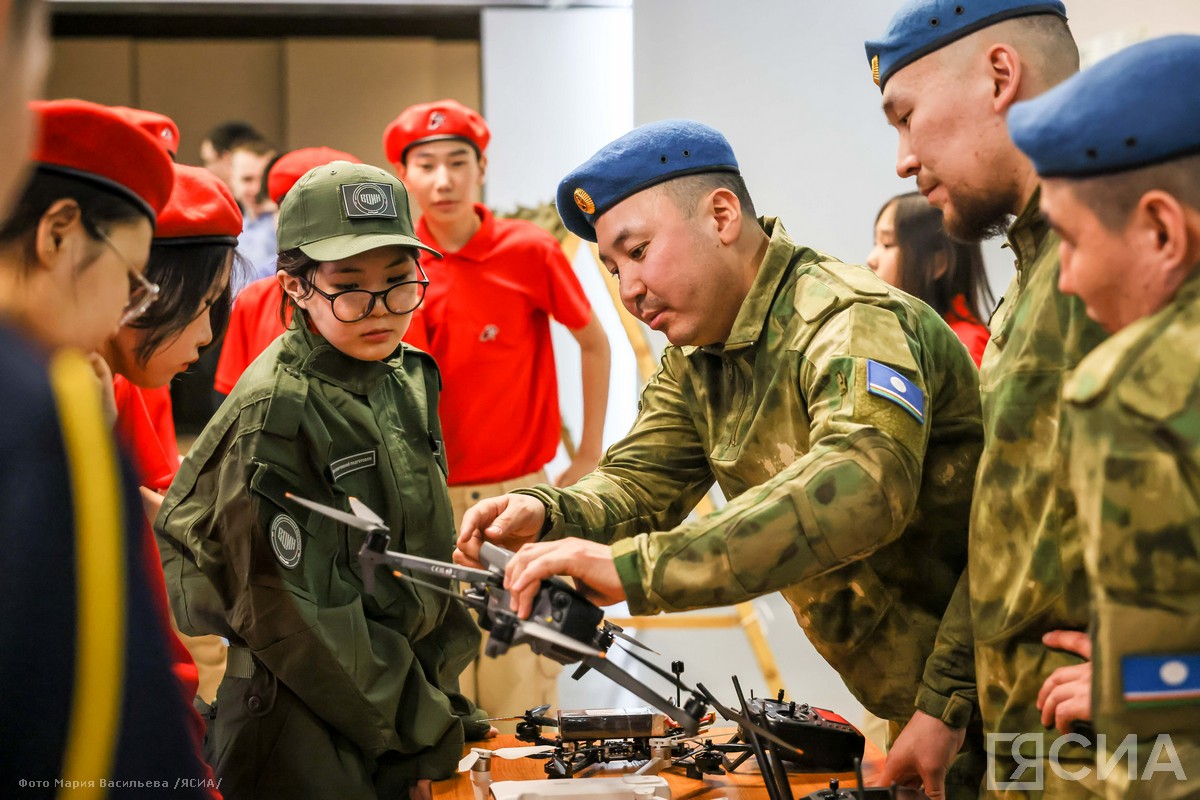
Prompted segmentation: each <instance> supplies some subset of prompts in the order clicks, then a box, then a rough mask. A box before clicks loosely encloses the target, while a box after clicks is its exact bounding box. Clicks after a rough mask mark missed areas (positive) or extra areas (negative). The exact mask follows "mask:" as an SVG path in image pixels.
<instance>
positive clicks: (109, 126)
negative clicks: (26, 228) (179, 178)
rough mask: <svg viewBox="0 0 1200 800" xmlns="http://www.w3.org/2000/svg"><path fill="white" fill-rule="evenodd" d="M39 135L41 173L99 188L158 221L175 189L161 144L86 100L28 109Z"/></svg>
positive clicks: (42, 103) (37, 157) (36, 157)
mask: <svg viewBox="0 0 1200 800" xmlns="http://www.w3.org/2000/svg"><path fill="white" fill-rule="evenodd" d="M29 107H30V108H31V109H32V110H33V113H34V115H35V116H36V117H37V120H38V125H39V128H40V132H39V135H38V142H37V147H36V148H35V150H34V153H33V160H34V161H35V162H37V166H38V167H39V168H40V169H44V170H47V171H50V172H58V173H61V174H64V175H71V176H73V177H76V178H81V179H83V180H87V181H90V182H92V183H95V184H98V185H100V186H102V187H104V188H105V189H107V190H109V191H111V192H113V193H114V194H118V195H120V196H122V197H124V198H126V199H127V200H129V201H130V202H132V203H134V204H135V205H136V206H137V207H138V208H139V209H140V210H142V211H143V212H145V214H146V215H147V216H149V217H150V219H151V220H153V219H155V218H156V217H157V215H158V213H159V212H161V211H162V210H163V207H164V206H166V204H167V199H168V198H169V197H170V196H171V188H172V187H173V186H174V185H175V173H174V166H175V165H174V163H173V162H172V161H171V157H170V156H169V155H167V151H166V150H164V149H163V148H162V145H160V144H159V143H158V141H157V140H156V139H155V138H154V137H153V136H151V135H150V134H148V133H146V132H145V131H144V130H142V129H141V128H139V127H137V126H136V125H133V124H132V123H130V122H129V121H128V120H127V119H125V117H123V116H121V114H120V113H118V112H117V111H114V110H113V109H111V108H109V107H108V106H102V105H98V104H96V103H89V102H87V101H85V100H49V101H40V100H35V101H34V102H32V103H30V104H29Z"/></svg>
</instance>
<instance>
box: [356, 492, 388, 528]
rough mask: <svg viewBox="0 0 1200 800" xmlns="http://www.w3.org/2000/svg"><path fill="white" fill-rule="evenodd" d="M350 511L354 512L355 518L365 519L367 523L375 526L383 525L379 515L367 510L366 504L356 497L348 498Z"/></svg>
mask: <svg viewBox="0 0 1200 800" xmlns="http://www.w3.org/2000/svg"><path fill="white" fill-rule="evenodd" d="M350 510H351V511H353V512H354V514H355V516H358V517H360V518H362V519H365V520H366V521H367V522H374V523H375V524H376V525H383V524H384V522H383V520H382V519H380V517H379V515H378V514H376V513H375V512H374V511H372V510H371V509H369V508H367V504H366V503H364V502H363V501H362V500H359V499H358V498H357V497H351V498H350Z"/></svg>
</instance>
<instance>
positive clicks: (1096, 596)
mask: <svg viewBox="0 0 1200 800" xmlns="http://www.w3.org/2000/svg"><path fill="white" fill-rule="evenodd" d="M1197 342H1200V277H1195V276H1194V277H1192V278H1191V280H1190V281H1189V282H1188V283H1187V284H1185V286H1184V287H1183V288H1182V289H1181V290H1180V291H1179V293H1178V294H1177V295H1176V297H1175V299H1174V300H1173V301H1172V302H1171V303H1170V304H1169V305H1167V306H1166V307H1165V308H1163V309H1162V310H1160V311H1158V312H1157V313H1155V314H1153V315H1151V316H1149V317H1145V318H1143V319H1141V320H1139V321H1137V322H1135V323H1133V324H1132V325H1130V326H1128V327H1127V328H1125V329H1123V330H1122V331H1120V332H1119V333H1117V334H1116V335H1114V336H1113V337H1112V338H1111V339H1109V340H1108V341H1106V342H1104V343H1103V344H1101V345H1100V346H1099V347H1097V348H1096V349H1095V350H1093V351H1092V352H1091V354H1090V355H1088V357H1087V358H1085V359H1084V360H1083V362H1082V363H1081V364H1080V365H1079V368H1078V369H1077V370H1076V371H1075V373H1074V375H1072V377H1071V379H1070V381H1068V383H1067V386H1066V391H1065V397H1066V400H1067V419H1068V420H1069V421H1070V423H1071V430H1072V434H1073V435H1072V439H1071V442H1072V445H1071V489H1072V491H1073V492H1074V496H1075V500H1076V504H1077V507H1078V509H1079V521H1080V530H1081V535H1082V538H1083V547H1084V562H1085V564H1086V565H1087V573H1088V578H1089V579H1090V581H1091V588H1092V603H1093V605H1092V641H1093V647H1092V660H1093V671H1092V687H1093V690H1092V693H1093V702H1092V713H1093V718H1094V720H1095V724H1096V731H1097V733H1103V734H1106V738H1107V740H1108V742H1109V743H1110V747H1115V746H1116V745H1117V744H1119V743H1120V742H1122V740H1123V739H1124V737H1125V736H1126V734H1129V733H1134V734H1137V736H1138V737H1139V744H1138V748H1139V758H1138V759H1137V763H1138V764H1139V765H1141V766H1142V767H1143V768H1144V767H1145V765H1146V764H1147V763H1148V762H1149V760H1150V758H1149V756H1150V754H1151V753H1152V751H1153V749H1154V746H1155V741H1156V739H1157V737H1158V735H1159V734H1169V735H1170V736H1171V737H1172V744H1173V746H1174V747H1175V749H1176V751H1177V752H1178V754H1179V756H1180V759H1181V761H1182V763H1183V765H1184V766H1185V767H1186V768H1187V771H1188V773H1189V774H1188V776H1187V777H1188V778H1189V781H1188V782H1186V783H1185V784H1183V785H1181V783H1180V782H1179V781H1178V780H1176V779H1175V777H1174V776H1173V775H1170V774H1164V773H1159V774H1158V775H1156V781H1160V780H1161V781H1163V782H1162V783H1161V784H1159V785H1155V786H1153V787H1152V786H1150V785H1149V784H1148V782H1142V781H1138V782H1134V783H1133V784H1132V785H1130V786H1128V787H1126V788H1125V789H1124V790H1123V791H1124V795H1123V796H1134V795H1133V790H1135V789H1136V790H1138V794H1137V796H1139V797H1154V798H1166V797H1196V796H1200V708H1198V707H1197V703H1198V702H1200V353H1198V352H1197V349H1196V344H1197Z"/></svg>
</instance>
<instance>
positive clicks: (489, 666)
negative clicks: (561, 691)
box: [383, 100, 609, 714]
mask: <svg viewBox="0 0 1200 800" xmlns="http://www.w3.org/2000/svg"><path fill="white" fill-rule="evenodd" d="M490 138H491V133H490V131H489V130H488V127H487V123H486V122H485V121H484V119H483V117H481V116H480V115H479V113H478V112H476V111H474V110H473V109H470V108H467V107H466V106H464V105H462V104H461V103H458V102H456V101H454V100H441V101H438V102H436V103H425V104H421V105H414V106H410V107H408V108H406V109H405V110H404V111H403V112H401V113H400V115H399V116H398V117H396V119H395V120H394V121H393V122H392V123H391V124H390V125H388V127H387V130H386V131H384V136H383V144H384V149H385V150H386V151H387V157H388V161H390V162H391V163H392V164H394V165H395V167H396V174H397V175H399V176H400V179H401V180H403V181H404V184H405V186H407V187H408V189H409V191H410V192H412V195H413V197H414V198H416V200H417V203H418V204H419V205H420V207H421V217H420V220H419V221H418V223H417V235H418V236H419V237H420V238H421V240H422V241H426V242H429V243H430V245H431V246H432V247H434V248H435V249H437V250H439V251H440V252H442V253H443V254H444V255H445V258H444V259H443V260H441V261H437V260H434V259H430V258H426V257H424V256H422V258H421V265H422V267H423V268H424V269H425V271H426V273H427V274H428V276H429V290H428V293H427V295H426V298H425V303H424V305H423V306H422V307H421V308H419V309H418V310H417V313H416V314H415V315H414V317H413V324H412V327H411V328H410V329H409V333H408V335H407V337H406V338H405V340H406V341H407V342H409V343H411V344H413V345H415V346H417V347H420V348H422V349H423V350H426V351H427V352H429V353H430V354H431V355H432V356H433V357H434V359H435V360H436V361H437V363H438V367H439V368H440V369H441V372H442V380H443V383H444V386H445V390H444V394H443V395H442V406H441V418H442V425H443V428H444V431H445V437H446V457H447V459H448V461H449V464H450V477H449V483H450V499H451V501H452V502H453V505H454V519H455V524H458V523H459V522H460V521H461V520H462V515H463V513H464V512H465V511H466V509H467V508H469V507H470V506H471V505H473V504H474V503H476V502H478V501H479V500H480V499H482V498H485V497H493V496H495V495H498V494H504V493H506V492H509V491H511V490H513V489H517V488H522V487H526V486H533V485H535V484H538V483H545V482H546V473H545V471H544V466H545V465H546V463H547V462H549V461H550V460H551V459H552V458H553V457H554V454H555V452H556V451H557V449H558V443H559V437H560V431H561V428H562V420H561V417H560V415H559V408H558V379H557V376H556V374H555V368H554V351H553V349H552V346H551V341H550V318H551V317H553V318H554V319H555V320H557V321H558V322H560V323H562V324H563V325H565V326H566V327H567V328H568V329H569V330H570V331H571V333H572V335H573V336H574V337H575V340H576V341H577V342H578V343H579V347H580V350H581V356H582V384H583V433H582V435H581V437H580V441H579V444H578V447H577V449H576V451H575V455H574V458H573V459H572V461H571V463H570V465H569V466H568V467H567V469H566V470H565V471H564V472H563V473H562V474H560V475H558V476H557V477H556V478H555V481H554V483H555V485H558V486H569V485H571V484H573V483H574V482H575V481H576V480H578V479H579V478H580V477H582V476H583V475H586V474H587V473H588V472H590V471H591V470H592V469H593V468H594V467H595V466H596V464H597V463H598V462H599V460H600V454H601V437H602V434H603V431H604V416H605V411H606V407H607V403H608V373H609V347H608V338H607V336H606V335H605V333H604V329H603V328H602V327H601V326H600V322H599V320H597V319H596V316H595V315H594V314H593V313H592V309H591V306H590V304H589V303H588V300H587V297H586V296H585V295H584V292H583V288H582V287H581V286H580V284H579V279H578V278H577V277H576V276H575V273H574V272H573V271H572V269H571V265H570V264H569V263H568V262H567V259H566V256H565V255H564V254H563V251H562V247H561V246H560V245H559V243H558V242H557V241H556V240H555V239H554V237H553V236H551V235H550V234H549V233H547V232H546V231H544V230H542V229H541V228H539V227H537V226H536V225H534V224H533V223H530V222H526V221H523V220H506V219H497V218H496V217H495V216H494V215H493V214H492V212H491V211H490V210H489V209H488V208H487V207H486V206H484V205H483V204H482V203H480V202H479V195H480V190H481V188H482V187H483V181H484V178H485V175H486V172H487V156H486V155H485V151H486V150H487V145H488V141H489V140H490ZM476 668H477V670H478V672H479V674H478V676H477V679H476V687H475V690H476V696H475V699H476V701H477V702H478V703H479V704H480V705H481V706H483V707H484V708H487V709H489V710H491V711H493V712H494V713H498V714H499V713H517V712H519V711H521V710H523V709H526V708H532V707H534V706H537V705H541V704H543V703H551V702H554V700H555V699H556V698H557V692H556V686H555V683H556V679H557V675H558V672H559V671H560V668H559V667H558V665H556V664H553V663H551V662H550V661H548V660H546V659H539V658H537V657H536V656H535V655H534V654H533V653H532V652H530V651H528V650H526V649H524V648H518V649H516V650H512V651H510V652H509V653H508V654H507V655H506V656H505V657H503V658H502V659H481V660H480V661H479V662H478V663H477V667H476ZM462 683H463V687H464V691H467V692H468V693H469V692H470V688H471V681H470V679H469V676H467V675H464V676H463V682H462Z"/></svg>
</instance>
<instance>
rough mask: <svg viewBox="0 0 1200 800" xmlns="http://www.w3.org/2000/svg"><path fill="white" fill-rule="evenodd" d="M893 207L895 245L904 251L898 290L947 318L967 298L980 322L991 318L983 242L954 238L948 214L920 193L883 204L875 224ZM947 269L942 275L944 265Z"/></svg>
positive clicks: (992, 302)
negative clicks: (958, 301) (956, 303)
mask: <svg viewBox="0 0 1200 800" xmlns="http://www.w3.org/2000/svg"><path fill="white" fill-rule="evenodd" d="M889 206H895V209H896V212H895V221H894V222H893V227H894V228H895V237H896V239H895V241H896V247H897V252H898V253H899V267H900V270H899V276H898V277H897V280H896V288H897V289H899V290H900V291H902V292H907V293H908V294H911V295H912V296H913V297H916V298H917V299H919V300H923V301H925V302H926V303H928V304H929V305H930V306H931V307H932V308H933V310H934V311H936V312H938V314H940V315H942V316H945V315H946V314H947V313H949V312H950V311H951V310H952V309H953V307H954V298H955V297H958V296H959V295H961V296H962V297H963V299H964V300H965V301H966V305H967V310H968V311H969V312H970V313H971V315H972V316H973V317H974V318H975V319H976V320H981V321H982V320H985V319H986V317H985V315H984V313H983V309H984V308H987V309H989V310H990V309H991V307H992V305H993V304H994V302H995V301H994V300H993V299H992V291H991V288H990V287H989V286H988V281H987V272H986V270H985V269H984V264H983V250H982V248H980V246H979V243H978V242H974V243H971V244H967V243H964V242H959V241H955V240H954V239H951V238H950V236H949V235H948V234H947V233H946V229H945V227H944V226H943V223H942V212H941V211H939V210H938V209H937V208H935V207H933V206H931V205H929V203H928V202H927V201H926V200H925V198H924V197H922V196H921V194H920V193H919V192H909V193H907V194H902V195H897V196H896V197H893V198H892V199H891V200H888V201H887V202H886V203H884V204H883V207H882V208H881V209H879V213H878V214H877V215H876V216H875V223H876V224H878V223H879V218H880V217H882V216H883V212H885V211H887V209H888V207H889ZM943 265H944V266H945V269H944V270H942V274H941V276H940V277H939V276H938V270H939V268H940V267H942V266H943Z"/></svg>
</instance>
